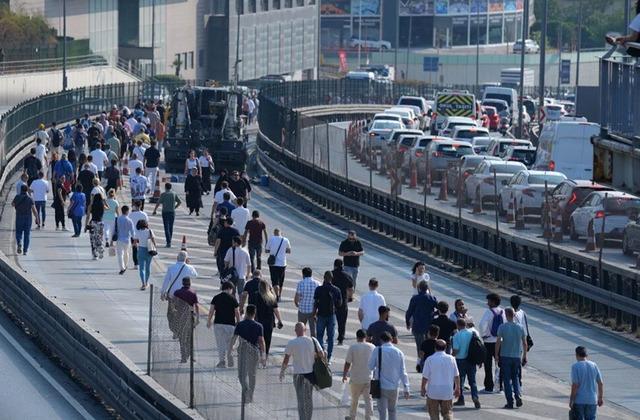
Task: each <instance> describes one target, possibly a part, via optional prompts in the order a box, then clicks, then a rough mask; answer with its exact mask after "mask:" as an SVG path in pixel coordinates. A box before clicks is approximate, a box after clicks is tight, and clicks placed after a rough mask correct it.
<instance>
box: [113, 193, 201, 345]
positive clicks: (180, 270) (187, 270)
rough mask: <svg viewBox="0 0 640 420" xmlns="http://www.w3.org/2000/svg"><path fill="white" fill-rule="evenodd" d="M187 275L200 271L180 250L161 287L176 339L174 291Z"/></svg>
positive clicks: (170, 325)
mask: <svg viewBox="0 0 640 420" xmlns="http://www.w3.org/2000/svg"><path fill="white" fill-rule="evenodd" d="M124 207H126V206H124ZM124 207H123V213H124ZM127 244H128V242H127ZM187 277H188V278H190V279H195V278H196V277H198V272H197V271H196V269H195V267H194V266H192V265H191V264H189V255H188V254H187V251H180V252H178V255H177V257H176V263H175V264H173V265H172V266H170V267H169V269H168V270H167V272H166V273H165V276H164V281H163V282H162V288H161V289H160V299H161V300H162V301H166V302H167V324H168V325H169V329H170V330H171V332H173V338H174V339H176V338H178V335H177V331H178V328H177V325H176V313H177V310H176V307H175V302H174V300H173V299H174V293H175V292H176V290H178V289H179V288H180V287H181V286H182V280H183V279H184V278H187Z"/></svg>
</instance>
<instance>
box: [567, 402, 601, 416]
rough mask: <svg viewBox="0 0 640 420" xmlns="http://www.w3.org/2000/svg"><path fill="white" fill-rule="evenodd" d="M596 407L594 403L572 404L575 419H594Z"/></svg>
mask: <svg viewBox="0 0 640 420" xmlns="http://www.w3.org/2000/svg"><path fill="white" fill-rule="evenodd" d="M597 409H598V406H597V405H595V404H573V410H574V411H575V413H576V415H577V417H576V420H596V410H597Z"/></svg>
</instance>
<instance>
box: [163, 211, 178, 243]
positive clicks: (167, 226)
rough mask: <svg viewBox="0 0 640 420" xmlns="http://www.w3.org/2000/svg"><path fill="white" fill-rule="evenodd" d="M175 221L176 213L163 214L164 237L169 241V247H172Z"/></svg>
mask: <svg viewBox="0 0 640 420" xmlns="http://www.w3.org/2000/svg"><path fill="white" fill-rule="evenodd" d="M175 220H176V214H175V213H174V212H169V211H163V212H162V224H163V225H164V237H165V240H166V241H167V245H171V238H173V222H174V221H175Z"/></svg>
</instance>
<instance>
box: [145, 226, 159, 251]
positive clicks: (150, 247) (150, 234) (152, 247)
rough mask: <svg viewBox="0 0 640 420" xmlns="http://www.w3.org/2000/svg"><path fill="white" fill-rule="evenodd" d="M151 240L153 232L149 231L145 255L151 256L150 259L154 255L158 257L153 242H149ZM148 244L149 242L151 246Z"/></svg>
mask: <svg viewBox="0 0 640 420" xmlns="http://www.w3.org/2000/svg"><path fill="white" fill-rule="evenodd" d="M151 238H153V231H152V230H151V229H149V239H147V250H148V251H147V253H149V255H151V256H152V257H155V256H156V255H158V249H157V248H156V246H155V245H154V244H153V242H151ZM149 242H151V246H149Z"/></svg>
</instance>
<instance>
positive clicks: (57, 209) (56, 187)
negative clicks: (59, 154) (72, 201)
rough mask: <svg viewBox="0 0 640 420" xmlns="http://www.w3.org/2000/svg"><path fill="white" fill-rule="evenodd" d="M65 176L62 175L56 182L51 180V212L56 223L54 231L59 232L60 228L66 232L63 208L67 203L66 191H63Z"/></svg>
mask: <svg viewBox="0 0 640 420" xmlns="http://www.w3.org/2000/svg"><path fill="white" fill-rule="evenodd" d="M66 180H67V179H66V176H65V175H62V176H60V177H58V178H57V179H56V180H53V181H52V183H53V210H54V217H55V222H56V230H59V229H60V228H61V227H60V226H62V230H64V231H67V230H68V229H67V227H66V226H65V220H64V219H65V214H64V207H65V203H66V202H67V190H66V189H65V182H66Z"/></svg>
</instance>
